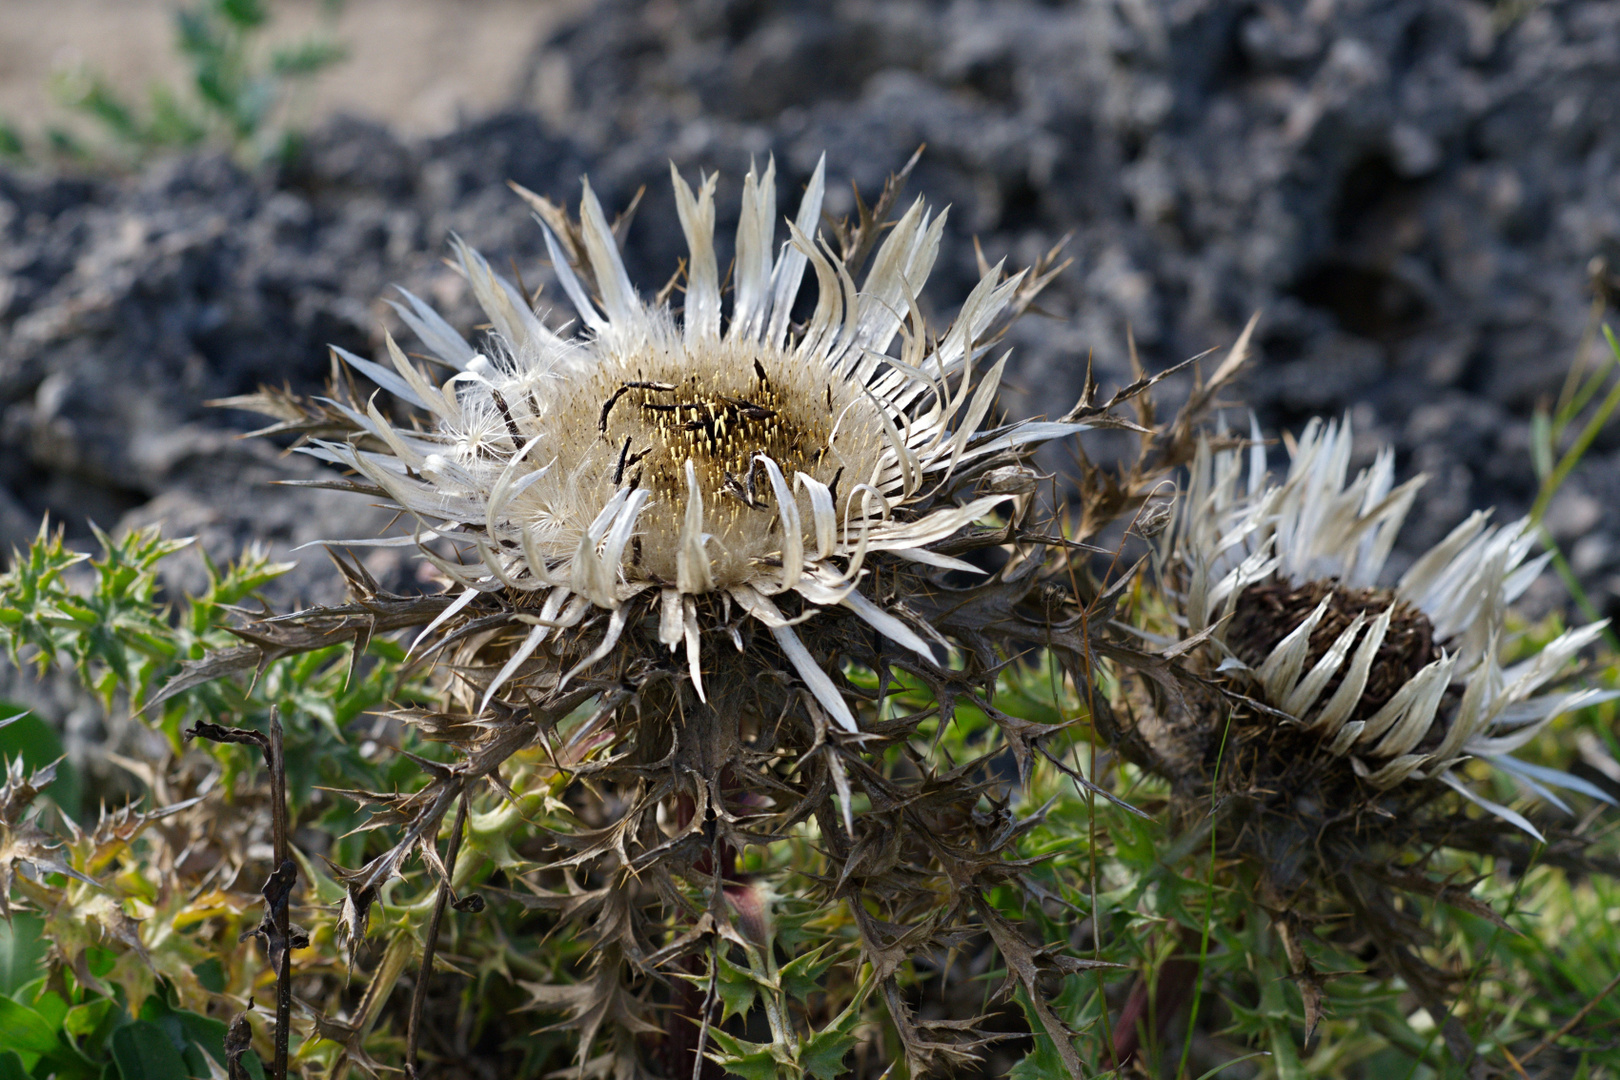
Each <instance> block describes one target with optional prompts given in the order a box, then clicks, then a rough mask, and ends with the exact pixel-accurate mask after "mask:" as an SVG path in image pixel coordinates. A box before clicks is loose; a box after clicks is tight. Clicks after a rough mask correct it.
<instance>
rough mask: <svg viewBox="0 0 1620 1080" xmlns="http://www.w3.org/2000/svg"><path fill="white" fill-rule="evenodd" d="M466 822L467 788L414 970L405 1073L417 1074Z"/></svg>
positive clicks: (462, 796)
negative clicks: (425, 1010)
mask: <svg viewBox="0 0 1620 1080" xmlns="http://www.w3.org/2000/svg"><path fill="white" fill-rule="evenodd" d="M466 825H467V792H466V791H465V790H463V791H462V793H461V800H460V802H458V803H457V804H456V823H455V825H454V826H453V827H452V828H451V830H450V846H449V848H447V849H446V851H445V853H444V880H443V881H441V882H440V883H439V898H438V900H437V901H436V902H435V903H434V905H433V917H432V918H431V919H429V920H428V929H427V938H426V939H425V940H424V941H423V942H422V967H421V970H420V971H418V972H417V974H416V988H415V989H414V990H413V991H412V992H411V1018H410V1024H409V1031H408V1034H407V1035H406V1041H405V1075H406V1076H408V1077H412V1078H413V1080H414V1077H415V1076H416V1054H417V1049H418V1047H419V1046H420V1045H421V1038H422V1010H423V1007H424V1006H425V1005H426V1004H427V988H428V980H429V978H431V977H432V975H433V953H434V951H435V949H436V948H437V947H438V944H439V924H440V923H441V922H442V921H443V920H444V909H445V908H446V907H447V906H449V903H450V893H451V888H450V881H451V878H452V877H454V875H455V872H456V857H457V856H458V855H460V854H461V834H462V832H463V831H464V830H465V828H466Z"/></svg>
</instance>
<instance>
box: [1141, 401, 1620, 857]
mask: <svg viewBox="0 0 1620 1080" xmlns="http://www.w3.org/2000/svg"><path fill="white" fill-rule="evenodd" d="M1350 453H1351V430H1350V424H1349V421H1348V419H1347V420H1346V421H1345V422H1344V423H1343V424H1342V425H1341V424H1338V423H1333V422H1328V423H1323V422H1322V421H1320V420H1313V421H1312V422H1311V423H1310V424H1309V425H1307V427H1306V428H1305V430H1304V432H1303V433H1301V435H1300V436H1299V439H1298V441H1297V442H1296V443H1294V444H1292V445H1291V446H1290V455H1291V461H1290V465H1289V469H1288V474H1287V476H1286V477H1285V478H1284V479H1283V480H1282V482H1281V483H1278V484H1272V485H1268V484H1267V483H1266V470H1265V452H1264V449H1263V447H1262V446H1261V443H1260V436H1259V432H1258V430H1256V431H1255V432H1254V433H1253V438H1252V443H1251V446H1250V449H1249V450H1248V451H1247V453H1246V454H1245V453H1244V452H1243V451H1240V450H1234V449H1226V450H1212V449H1211V448H1210V445H1209V443H1208V442H1207V441H1206V442H1205V443H1204V444H1203V445H1202V446H1201V447H1200V449H1199V452H1198V455H1197V457H1196V458H1195V460H1194V463H1193V466H1192V475H1191V481H1190V484H1189V489H1188V492H1187V496H1186V499H1185V501H1184V503H1183V506H1182V509H1181V511H1180V515H1179V520H1178V522H1177V523H1176V527H1175V528H1174V529H1173V530H1172V531H1171V532H1170V533H1169V534H1168V535H1167V538H1166V541H1165V544H1164V548H1163V551H1162V552H1161V556H1162V558H1163V560H1164V561H1165V563H1166V564H1167V566H1168V568H1169V570H1170V576H1171V577H1172V578H1173V579H1174V580H1177V581H1178V582H1179V583H1180V590H1179V592H1180V597H1179V598H1180V606H1181V610H1182V612H1183V614H1184V616H1185V620H1186V630H1187V633H1188V634H1189V635H1196V634H1198V633H1200V632H1207V633H1208V635H1209V637H1210V639H1211V640H1212V641H1213V643H1214V644H1215V646H1216V648H1217V649H1219V650H1220V654H1221V656H1222V658H1223V659H1222V660H1221V662H1220V663H1219V667H1218V669H1217V670H1218V671H1220V672H1222V673H1225V674H1227V675H1229V676H1230V677H1232V678H1236V679H1241V680H1243V682H1244V683H1246V684H1247V685H1248V686H1249V687H1251V688H1252V690H1253V692H1254V693H1255V696H1256V697H1257V698H1258V699H1259V700H1260V701H1262V702H1263V703H1264V704H1265V705H1266V706H1269V707H1270V708H1271V709H1273V710H1275V711H1276V712H1277V713H1279V714H1282V715H1285V716H1287V717H1290V718H1292V719H1293V720H1294V721H1295V722H1297V723H1298V724H1300V725H1302V727H1303V729H1304V731H1305V732H1307V733H1311V734H1314V735H1316V736H1319V737H1320V739H1321V740H1322V743H1323V746H1324V749H1325V751H1326V753H1328V754H1330V755H1334V756H1338V757H1342V758H1344V759H1346V760H1347V761H1348V762H1349V765H1350V767H1351V768H1352V769H1353V770H1354V771H1355V773H1356V774H1357V775H1358V776H1361V777H1362V778H1364V779H1365V780H1366V781H1367V782H1368V783H1369V784H1371V785H1372V786H1373V787H1374V788H1375V789H1378V790H1388V789H1390V788H1393V787H1394V786H1396V785H1398V784H1400V783H1402V782H1403V781H1406V780H1408V779H1414V778H1416V779H1422V778H1432V779H1436V780H1439V781H1441V782H1442V783H1444V784H1446V785H1448V786H1450V787H1451V788H1453V789H1454V790H1456V791H1457V792H1458V793H1460V794H1461V795H1463V796H1464V797H1465V798H1467V799H1469V800H1471V801H1472V802H1474V803H1477V804H1478V805H1480V806H1481V807H1483V808H1485V809H1486V810H1488V811H1489V812H1490V813H1492V814H1495V815H1496V816H1498V817H1500V818H1502V819H1503V820H1506V821H1509V822H1512V823H1513V824H1514V825H1517V826H1518V827H1520V828H1522V829H1524V830H1526V831H1527V832H1529V833H1531V834H1533V835H1535V836H1537V837H1538V838H1539V837H1540V833H1539V832H1538V831H1537V830H1536V829H1535V827H1534V826H1532V825H1531V824H1530V823H1529V821H1527V820H1526V819H1525V818H1524V817H1523V815H1521V814H1519V813H1517V812H1516V811H1514V810H1512V809H1510V808H1508V807H1505V806H1502V805H1499V804H1497V803H1495V802H1492V801H1490V800H1489V799H1486V798H1484V797H1483V796H1482V795H1480V794H1478V793H1477V792H1475V791H1473V790H1472V789H1471V788H1469V787H1468V785H1467V784H1466V783H1465V782H1464V781H1463V780H1462V779H1461V778H1460V777H1459V776H1458V775H1457V774H1456V772H1455V771H1454V766H1456V765H1457V764H1458V763H1459V762H1461V761H1463V760H1464V759H1466V758H1469V757H1477V758H1480V759H1483V760H1485V761H1488V762H1490V763H1491V764H1492V765H1493V766H1495V767H1496V768H1498V769H1500V770H1502V771H1503V772H1505V773H1507V774H1508V775H1510V776H1512V777H1513V778H1514V779H1516V780H1517V781H1519V782H1520V783H1521V784H1522V785H1524V786H1525V787H1526V788H1528V789H1529V790H1530V791H1532V792H1534V793H1535V794H1536V795H1538V796H1540V797H1542V798H1544V799H1546V800H1547V801H1549V802H1551V803H1553V804H1555V805H1557V806H1559V807H1561V808H1563V809H1565V810H1567V809H1568V807H1567V806H1565V804H1564V803H1563V802H1562V800H1560V799H1559V798H1558V796H1557V795H1556V794H1554V793H1553V792H1552V791H1551V790H1550V787H1562V788H1566V789H1571V790H1576V791H1581V792H1583V793H1585V794H1588V795H1592V796H1595V797H1597V798H1600V799H1605V800H1606V801H1607V796H1605V795H1604V794H1603V792H1602V791H1601V790H1599V789H1598V788H1596V787H1594V786H1593V785H1591V784H1588V783H1587V782H1586V781H1584V780H1581V779H1580V778H1578V777H1575V776H1571V775H1569V774H1568V773H1564V772H1561V771H1558V770H1553V769H1547V768H1544V767H1541V766H1536V765H1532V764H1530V763H1528V762H1524V761H1520V760H1518V759H1517V758H1514V757H1513V756H1511V755H1512V753H1513V751H1515V750H1517V749H1519V748H1521V747H1523V746H1524V745H1525V744H1526V743H1528V742H1529V741H1530V740H1531V739H1533V738H1534V737H1535V736H1536V735H1537V734H1538V733H1539V732H1540V731H1541V730H1542V729H1543V728H1544V727H1545V726H1546V725H1547V724H1548V723H1550V722H1551V721H1552V720H1553V719H1554V718H1555V717H1557V716H1559V715H1560V714H1562V713H1565V712H1569V711H1570V710H1573V709H1577V708H1580V707H1582V706H1585V705H1590V704H1593V703H1595V702H1598V701H1603V700H1608V699H1611V698H1613V697H1615V696H1617V695H1616V692H1615V691H1612V690H1599V689H1574V690H1564V691H1559V692H1552V693H1542V692H1540V691H1543V690H1544V689H1545V688H1546V687H1547V685H1548V684H1549V683H1550V682H1552V681H1554V680H1555V679H1557V678H1558V677H1559V676H1560V675H1561V674H1563V673H1564V672H1565V670H1566V668H1567V666H1568V662H1569V660H1570V659H1571V658H1572V657H1573V656H1574V655H1575V654H1576V653H1577V652H1578V651H1579V650H1580V649H1581V648H1583V647H1584V646H1586V645H1588V644H1590V643H1591V642H1592V641H1594V640H1595V639H1596V638H1597V637H1598V636H1599V635H1600V634H1601V633H1602V631H1603V628H1604V626H1605V625H1606V623H1603V622H1597V623H1591V624H1589V625H1586V626H1582V627H1578V628H1576V629H1573V630H1569V631H1567V632H1566V633H1564V634H1561V635H1559V637H1558V638H1556V639H1555V640H1554V641H1552V642H1550V643H1549V644H1548V645H1547V646H1546V647H1544V648H1543V649H1542V650H1541V651H1539V652H1538V653H1536V655H1534V656H1532V657H1530V658H1528V659H1526V660H1523V661H1521V662H1520V663H1518V664H1515V665H1513V666H1511V667H1507V668H1504V667H1503V666H1502V665H1501V663H1500V656H1501V654H1502V651H1503V649H1504V646H1505V645H1507V644H1508V642H1507V641H1506V634H1507V632H1506V630H1505V629H1504V618H1505V615H1506V612H1507V608H1508V605H1510V604H1511V603H1512V602H1513V601H1514V600H1516V599H1518V597H1519V596H1520V595H1521V594H1523V592H1524V591H1525V589H1527V588H1528V587H1529V585H1530V584H1531V582H1533V581H1534V580H1535V578H1536V576H1537V575H1538V574H1540V572H1541V570H1542V569H1543V567H1545V565H1546V563H1547V559H1548V558H1549V557H1550V556H1545V555H1544V556H1541V557H1538V558H1534V559H1528V561H1527V557H1528V556H1529V554H1530V551H1531V549H1532V548H1533V547H1534V545H1535V535H1534V531H1533V527H1532V525H1531V523H1530V521H1529V519H1528V518H1525V519H1520V520H1519V521H1516V522H1513V523H1511V524H1508V525H1501V526H1497V525H1490V524H1488V523H1487V522H1488V517H1489V515H1488V513H1487V512H1484V511H1477V512H1475V513H1474V514H1472V515H1470V516H1469V517H1468V519H1467V520H1465V521H1464V522H1463V523H1462V524H1460V525H1458V526H1457V527H1456V528H1455V529H1453V530H1452V532H1451V533H1450V534H1449V535H1448V536H1447V537H1446V538H1445V539H1443V540H1442V541H1441V542H1440V543H1438V544H1436V545H1435V546H1434V547H1433V548H1431V549H1430V550H1429V551H1428V552H1426V553H1425V554H1424V555H1423V556H1421V557H1420V558H1419V559H1418V560H1417V561H1416V562H1414V563H1413V564H1412V565H1411V567H1410V568H1408V569H1407V570H1406V572H1405V573H1404V574H1402V575H1401V577H1400V578H1399V579H1398V580H1397V581H1396V582H1395V584H1394V585H1393V586H1387V587H1386V586H1382V585H1380V580H1381V577H1382V573H1383V570H1384V567H1385V564H1386V562H1387V560H1388V557H1389V554H1390V551H1391V549H1392V547H1393V545H1394V542H1395V536H1396V533H1397V532H1398V531H1399V530H1400V527H1401V524H1402V523H1403V521H1404V520H1405V517H1406V514H1407V512H1408V510H1409V509H1410V508H1411V505H1412V499H1413V496H1414V495H1415V494H1416V492H1417V489H1418V487H1419V486H1420V485H1421V484H1422V483H1423V480H1424V478H1423V477H1417V478H1415V479H1413V480H1410V481H1408V482H1407V483H1405V484H1402V485H1400V486H1399V487H1396V486H1395V485H1394V481H1393V477H1394V455H1393V453H1392V452H1391V451H1390V450H1388V449H1387V448H1386V449H1385V450H1383V451H1382V452H1380V453H1379V455H1378V456H1377V458H1376V460H1375V461H1374V463H1373V465H1372V466H1371V467H1370V468H1368V469H1365V470H1362V471H1361V472H1360V473H1358V474H1357V475H1356V477H1355V478H1354V479H1353V480H1351V479H1350V478H1349V462H1350ZM1245 458H1247V476H1245V475H1244V474H1245Z"/></svg>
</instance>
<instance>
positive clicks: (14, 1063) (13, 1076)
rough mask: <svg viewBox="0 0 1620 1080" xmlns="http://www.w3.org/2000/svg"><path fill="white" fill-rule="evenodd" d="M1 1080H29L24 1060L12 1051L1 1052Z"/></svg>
mask: <svg viewBox="0 0 1620 1080" xmlns="http://www.w3.org/2000/svg"><path fill="white" fill-rule="evenodd" d="M0 1080H29V1077H28V1070H27V1069H24V1068H23V1063H22V1058H20V1057H18V1056H17V1055H16V1054H14V1053H12V1052H11V1051H10V1050H0Z"/></svg>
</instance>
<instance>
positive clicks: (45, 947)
mask: <svg viewBox="0 0 1620 1080" xmlns="http://www.w3.org/2000/svg"><path fill="white" fill-rule="evenodd" d="M44 931H45V923H44V922H43V921H42V920H41V919H40V918H39V917H38V916H36V915H30V914H28V913H26V912H14V913H13V914H12V916H11V921H10V922H9V923H8V922H5V921H4V920H0V997H10V996H11V995H13V994H15V993H16V992H17V990H18V989H19V988H21V987H22V986H23V985H24V984H26V983H29V982H32V981H33V980H34V979H37V978H39V976H40V975H42V974H44V970H45V969H44V967H43V966H42V965H43V963H44V960H45V954H46V952H48V951H49V949H50V944H51V943H50V942H49V941H46V940H45V937H44Z"/></svg>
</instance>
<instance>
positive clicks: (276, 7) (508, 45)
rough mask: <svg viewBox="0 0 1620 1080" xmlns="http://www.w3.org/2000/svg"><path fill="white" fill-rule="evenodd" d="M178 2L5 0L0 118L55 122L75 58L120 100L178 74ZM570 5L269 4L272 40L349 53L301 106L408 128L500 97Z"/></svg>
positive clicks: (319, 114)
mask: <svg viewBox="0 0 1620 1080" xmlns="http://www.w3.org/2000/svg"><path fill="white" fill-rule="evenodd" d="M180 6H182V5H181V4H180V3H178V2H177V0H4V3H0V117H3V118H5V119H7V120H9V121H11V122H12V123H15V124H17V125H19V126H20V127H21V128H22V129H23V130H24V131H30V130H36V129H38V128H41V127H44V126H46V125H48V124H50V123H52V122H53V121H60V120H61V119H62V118H63V116H64V115H65V110H64V109H63V108H62V106H60V105H59V104H58V103H57V101H56V100H55V98H54V96H53V94H52V92H51V89H50V84H51V82H52V80H53V77H54V76H55V75H56V74H57V73H58V72H62V71H70V70H72V69H73V68H74V67H75V66H77V65H80V64H82V65H85V66H86V67H88V68H89V69H91V70H94V71H98V72H100V73H102V74H103V75H104V76H105V77H106V78H107V79H108V81H109V82H111V83H112V85H113V86H115V87H116V88H118V89H119V90H121V91H122V92H123V93H124V94H125V95H127V96H129V97H132V98H136V99H141V98H144V96H145V93H146V88H147V87H148V86H149V85H150V84H151V83H153V82H160V83H167V84H176V83H178V82H180V81H181V80H182V79H183V78H184V76H185V73H184V68H183V63H182V61H181V60H180V58H179V57H178V55H177V54H176V51H175V48H174V13H175V11H176V9H177V8H178V7H180ZM583 6H584V5H583V4H582V3H581V2H580V0H346V2H345V3H342V4H338V5H333V4H332V3H330V2H329V0H271V3H270V4H269V7H270V9H271V14H272V21H271V23H270V26H269V29H268V31H267V33H266V34H265V37H266V38H267V39H269V40H270V41H271V42H273V43H275V44H282V43H294V42H299V41H303V40H305V39H307V38H309V37H310V36H312V35H315V34H323V35H325V36H329V37H333V38H336V39H337V40H339V41H342V42H343V43H345V44H346V45H347V46H348V48H349V56H350V60H349V62H348V63H345V64H341V65H339V66H338V67H336V68H335V69H334V70H332V71H331V72H329V73H328V74H326V75H324V76H322V78H321V80H320V81H319V83H318V84H317V85H316V87H315V89H314V93H313V95H312V98H311V100H310V102H309V103H308V109H309V112H310V117H309V118H310V120H312V121H315V122H318V121H320V120H322V119H325V118H326V117H328V116H331V115H334V114H336V113H353V114H357V115H361V116H366V117H369V118H372V119H377V120H383V121H385V122H387V123H388V124H389V125H390V126H391V127H393V128H394V129H395V130H397V131H400V132H401V133H403V134H408V135H430V134H439V133H442V132H444V131H448V130H450V129H451V128H453V127H454V126H456V124H457V122H458V121H459V120H461V119H463V118H466V117H469V116H478V115H482V114H484V113H487V112H489V111H490V110H492V109H494V108H496V107H498V106H500V105H502V104H504V103H506V102H507V101H508V99H509V97H510V95H511V93H512V92H513V89H514V87H515V86H517V85H518V83H519V80H520V76H521V73H522V70H523V61H524V59H525V58H526V57H527V56H528V54H529V51H530V50H531V49H532V48H533V47H534V43H535V42H536V41H538V40H539V39H540V36H541V35H542V34H543V33H545V32H547V31H548V30H550V29H551V27H553V26H554V25H556V24H557V22H559V21H560V20H561V19H563V18H565V17H567V16H568V15H569V14H572V13H573V12H575V11H577V10H579V9H580V8H582V7H583Z"/></svg>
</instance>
